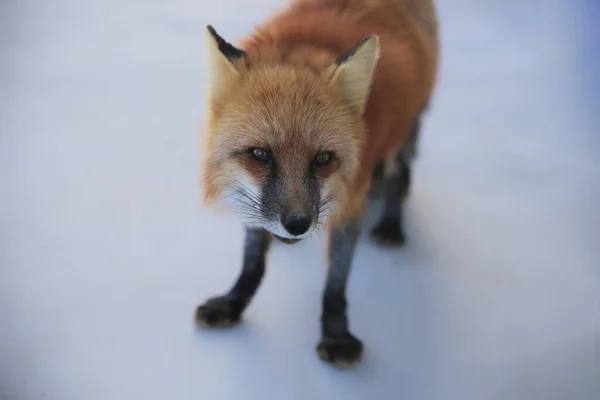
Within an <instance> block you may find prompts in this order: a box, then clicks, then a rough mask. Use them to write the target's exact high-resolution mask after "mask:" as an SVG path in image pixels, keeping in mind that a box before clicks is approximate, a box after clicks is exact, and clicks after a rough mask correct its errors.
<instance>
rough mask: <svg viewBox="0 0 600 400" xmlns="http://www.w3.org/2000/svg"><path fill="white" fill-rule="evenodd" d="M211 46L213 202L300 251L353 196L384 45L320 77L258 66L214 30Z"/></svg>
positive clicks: (367, 45)
mask: <svg viewBox="0 0 600 400" xmlns="http://www.w3.org/2000/svg"><path fill="white" fill-rule="evenodd" d="M207 36H208V47H209V49H210V51H209V58H210V61H211V62H210V65H209V68H210V86H209V87H210V93H209V95H210V96H209V115H208V126H207V131H208V132H207V135H206V139H207V140H206V147H207V151H206V159H205V166H204V173H203V174H204V175H203V183H204V185H203V186H204V197H205V201H206V202H207V203H209V204H210V203H222V204H226V205H227V206H228V207H229V208H230V209H232V210H234V211H236V212H237V213H238V215H240V217H242V219H243V220H244V221H245V222H246V224H248V225H255V226H258V227H262V228H264V229H265V230H267V231H269V232H270V233H271V234H272V235H273V236H275V237H276V238H278V239H279V240H281V241H283V242H286V243H294V242H297V241H298V240H301V239H303V238H305V237H307V236H308V235H310V234H311V232H313V231H314V230H315V229H317V228H318V227H319V226H320V225H322V224H324V223H326V221H327V220H328V217H331V216H335V215H336V213H337V212H338V211H339V209H340V208H341V207H342V206H343V204H344V202H345V201H346V199H347V198H348V197H349V196H351V190H352V188H351V183H352V180H353V177H354V176H355V174H356V173H357V170H358V167H359V165H360V157H361V147H362V143H363V141H364V124H363V119H362V116H363V113H364V108H365V104H366V101H367V97H368V93H369V87H370V84H371V81H372V77H373V73H374V69H375V66H376V61H377V58H378V54H379V43H378V38H377V37H376V36H370V37H367V38H365V39H364V40H362V41H361V42H359V43H358V44H357V45H356V46H355V47H354V48H353V49H352V50H351V51H350V52H349V53H348V54H346V55H342V57H339V58H338V59H335V58H334V60H333V61H332V62H327V63H325V64H323V67H322V68H315V67H314V66H306V65H294V64H293V63H288V64H283V63H277V62H264V61H257V60H255V59H253V57H252V55H249V54H246V53H245V52H244V51H243V50H240V49H238V48H236V47H234V46H233V45H231V44H229V43H227V42H226V41H225V40H224V39H222V38H221V37H220V36H219V35H218V34H217V33H216V32H215V31H214V29H212V28H211V27H208V35H207Z"/></svg>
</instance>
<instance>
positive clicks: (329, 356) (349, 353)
mask: <svg viewBox="0 0 600 400" xmlns="http://www.w3.org/2000/svg"><path fill="white" fill-rule="evenodd" d="M317 353H318V354H319V358H321V360H323V361H326V362H328V363H329V364H331V365H333V366H334V367H336V368H344V369H348V368H352V367H354V366H355V365H356V364H358V362H359V361H360V359H361V357H362V353H363V344H362V342H361V341H360V340H358V339H357V338H355V337H354V336H352V334H350V333H349V332H347V333H346V334H344V335H342V336H324V337H323V338H322V339H321V342H320V343H319V344H318V345H317Z"/></svg>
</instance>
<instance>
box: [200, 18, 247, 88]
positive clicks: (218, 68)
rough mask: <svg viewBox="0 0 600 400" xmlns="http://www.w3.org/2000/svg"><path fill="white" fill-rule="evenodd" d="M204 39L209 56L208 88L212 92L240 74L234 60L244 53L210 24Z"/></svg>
mask: <svg viewBox="0 0 600 400" xmlns="http://www.w3.org/2000/svg"><path fill="white" fill-rule="evenodd" d="M206 39H207V47H208V58H209V66H208V68H209V76H210V83H209V85H210V88H211V91H213V92H215V91H216V92H218V91H219V90H220V89H223V88H224V87H225V85H226V84H227V82H229V81H230V80H231V79H234V78H236V77H238V76H239V75H240V72H239V71H238V69H237V68H236V66H235V64H234V61H236V60H238V59H240V58H242V57H244V56H245V55H246V53H245V52H244V51H243V50H240V49H238V48H237V47H235V46H233V45H232V44H231V43H228V42H226V41H225V39H223V38H222V37H221V36H219V34H218V33H217V31H215V29H214V28H213V27H212V26H211V25H207V27H206Z"/></svg>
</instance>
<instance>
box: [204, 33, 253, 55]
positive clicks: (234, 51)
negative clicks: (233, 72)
mask: <svg viewBox="0 0 600 400" xmlns="http://www.w3.org/2000/svg"><path fill="white" fill-rule="evenodd" d="M206 30H207V31H208V34H209V35H210V38H211V39H212V40H213V41H214V43H215V44H216V45H217V49H218V50H219V52H221V54H223V56H225V58H227V59H228V60H229V61H232V62H233V61H235V60H237V59H238V58H242V57H243V56H244V55H246V53H245V52H244V51H243V50H240V49H238V48H237V47H235V46H234V45H232V44H231V43H229V42H227V41H226V40H225V39H223V38H222V37H221V36H219V34H218V33H217V31H216V30H215V28H213V27H212V25H207V26H206Z"/></svg>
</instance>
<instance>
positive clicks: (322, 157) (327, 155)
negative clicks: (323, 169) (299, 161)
mask: <svg viewBox="0 0 600 400" xmlns="http://www.w3.org/2000/svg"><path fill="white" fill-rule="evenodd" d="M329 161H331V152H329V151H326V152H324V153H319V154H317V156H316V157H315V163H316V164H317V165H325V164H327V163H329Z"/></svg>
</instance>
